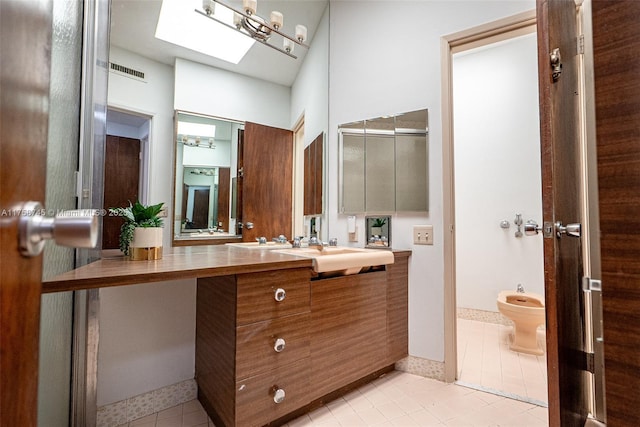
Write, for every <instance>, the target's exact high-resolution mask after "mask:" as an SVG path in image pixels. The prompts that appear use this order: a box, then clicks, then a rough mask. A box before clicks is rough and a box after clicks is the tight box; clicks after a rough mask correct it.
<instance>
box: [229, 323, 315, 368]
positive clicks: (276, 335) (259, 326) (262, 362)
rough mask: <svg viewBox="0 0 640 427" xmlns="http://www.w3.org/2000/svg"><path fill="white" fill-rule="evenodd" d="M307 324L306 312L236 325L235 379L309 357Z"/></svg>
mask: <svg viewBox="0 0 640 427" xmlns="http://www.w3.org/2000/svg"><path fill="white" fill-rule="evenodd" d="M310 321H311V314H310V312H309V311H307V312H306V313H303V314H294V315H292V316H284V317H278V318H276V319H271V320H265V321H262V322H257V323H252V324H249V325H244V326H239V327H238V328H237V330H236V378H247V377H251V376H254V375H257V374H261V373H263V372H266V371H268V370H270V369H274V368H278V367H280V366H283V365H286V364H289V363H292V362H295V361H296V360H299V359H303V358H305V357H309V351H310V350H309V349H310V336H309V327H310ZM278 350H279V351H278Z"/></svg>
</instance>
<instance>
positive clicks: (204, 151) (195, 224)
mask: <svg viewBox="0 0 640 427" xmlns="http://www.w3.org/2000/svg"><path fill="white" fill-rule="evenodd" d="M175 119H176V124H175V129H176V133H175V134H176V138H175V159H176V164H175V193H174V194H175V199H174V200H175V206H174V218H173V236H174V241H178V242H179V241H183V242H185V241H186V242H189V241H190V240H194V239H197V240H201V239H218V240H220V239H222V240H224V241H226V240H235V239H238V238H239V235H238V234H237V230H238V227H237V221H236V219H237V215H236V213H237V211H236V209H237V206H238V194H237V187H236V185H235V184H236V182H237V176H238V171H237V159H238V140H239V138H241V133H242V131H243V129H244V123H242V122H239V121H232V120H226V119H220V118H215V117H209V116H204V115H199V114H193V113H187V112H182V111H176V115H175Z"/></svg>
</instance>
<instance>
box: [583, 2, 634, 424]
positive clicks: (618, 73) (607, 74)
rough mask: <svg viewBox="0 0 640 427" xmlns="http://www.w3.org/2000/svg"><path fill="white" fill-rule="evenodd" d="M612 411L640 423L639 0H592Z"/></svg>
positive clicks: (611, 416) (613, 420) (610, 418)
mask: <svg viewBox="0 0 640 427" xmlns="http://www.w3.org/2000/svg"><path fill="white" fill-rule="evenodd" d="M592 17H593V19H592V23H593V54H594V75H595V103H596V139H597V151H598V184H599V185H598V186H599V189H598V198H599V212H600V233H601V234H600V246H601V252H602V254H601V270H602V305H603V313H602V315H603V329H604V332H603V335H604V358H605V362H604V365H605V367H604V369H605V396H606V417H607V424H608V425H610V426H627V425H640V415H639V413H638V408H640V395H638V388H639V385H640V379H639V376H640V350H639V349H640V224H639V221H640V178H639V177H640V105H639V103H640V38H639V37H638V28H640V2H638V1H637V0H629V1H615V2H613V1H603V0H595V1H593V2H592Z"/></svg>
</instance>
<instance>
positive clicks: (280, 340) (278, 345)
mask: <svg viewBox="0 0 640 427" xmlns="http://www.w3.org/2000/svg"><path fill="white" fill-rule="evenodd" d="M284 345H285V342H284V339H283V338H278V339H277V340H276V343H275V344H274V345H273V349H274V350H275V351H276V353H280V352H281V351H282V350H284Z"/></svg>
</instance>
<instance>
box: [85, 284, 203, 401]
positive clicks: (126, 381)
mask: <svg viewBox="0 0 640 427" xmlns="http://www.w3.org/2000/svg"><path fill="white" fill-rule="evenodd" d="M195 303H196V287H195V285H194V281H193V280H175V281H171V282H160V283H152V284H142V285H134V286H122V287H115V288H103V289H100V344H99V345H100V347H99V352H98V406H103V405H106V404H109V403H113V402H117V401H120V400H123V399H126V398H129V397H132V396H136V395H138V394H142V393H146V392H148V391H151V390H156V389H158V388H161V387H165V386H167V385H170V384H175V383H177V382H180V381H184V380H188V379H192V378H193V376H194V366H195V348H194V343H195V323H196V317H195Z"/></svg>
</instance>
